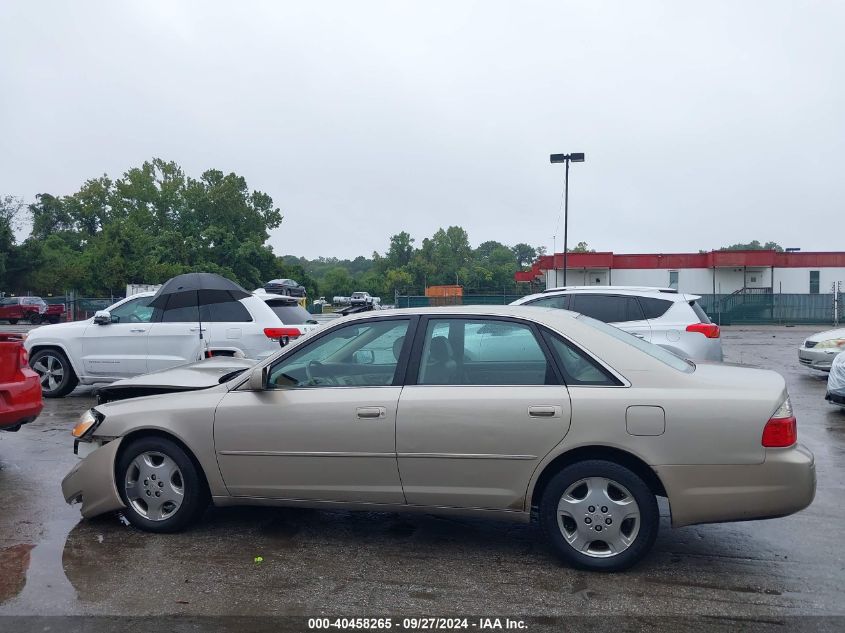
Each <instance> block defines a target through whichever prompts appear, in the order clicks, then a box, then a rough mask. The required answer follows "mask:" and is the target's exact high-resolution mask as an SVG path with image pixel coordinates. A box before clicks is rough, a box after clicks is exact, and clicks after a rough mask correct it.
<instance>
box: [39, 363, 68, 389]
mask: <svg viewBox="0 0 845 633" xmlns="http://www.w3.org/2000/svg"><path fill="white" fill-rule="evenodd" d="M32 369H33V370H35V373H36V374H38V376H39V377H40V378H41V388H42V389H47V390H48V391H54V390H55V389H57V388H58V386H59V385H60V384H62V380H63V379H64V377H65V368H64V367H62V361H60V360H59V359H58V358H56V357H55V356H49V355H48V356H42V357H41V358H39V359H38V361H36V363H35V364H34V365H33V366H32Z"/></svg>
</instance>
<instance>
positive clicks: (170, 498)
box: [125, 451, 185, 521]
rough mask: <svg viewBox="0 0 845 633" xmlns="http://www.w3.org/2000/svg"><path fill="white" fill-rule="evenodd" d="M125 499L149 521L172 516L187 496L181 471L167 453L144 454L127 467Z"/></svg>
mask: <svg viewBox="0 0 845 633" xmlns="http://www.w3.org/2000/svg"><path fill="white" fill-rule="evenodd" d="M125 486H126V487H125V490H126V499H127V501H129V504H130V505H131V506H132V509H133V510H135V512H137V513H138V514H140V515H141V516H142V517H144V518H145V519H149V520H150V521H164V520H165V519H168V518H170V517H171V516H173V515H174V514H175V513H176V512H177V511H178V510H179V508H180V507H181V506H182V500H183V499H184V498H185V482H184V480H183V479H182V471H181V470H179V467H178V466H177V465H176V462H174V461H173V460H172V459H171V458H170V457H168V456H167V455H165V454H164V453H159V452H156V451H147V452H146V453H141V454H140V455H138V456H137V457H136V458H135V459H133V460H132V463H131V464H129V468H127V469H126V482H125Z"/></svg>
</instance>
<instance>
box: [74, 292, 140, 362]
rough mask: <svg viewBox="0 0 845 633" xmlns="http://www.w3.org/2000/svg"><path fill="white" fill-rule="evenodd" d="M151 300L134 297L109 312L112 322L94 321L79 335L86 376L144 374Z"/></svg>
mask: <svg viewBox="0 0 845 633" xmlns="http://www.w3.org/2000/svg"><path fill="white" fill-rule="evenodd" d="M150 301H152V297H137V298H134V299H129V300H128V301H124V302H123V303H121V304H119V305H117V306H116V307H114V308H112V310H111V318H112V321H111V323H105V324H103V325H99V324H97V323H94V322H93V321H92V322H91V323H90V324H89V325H88V327H87V328H85V334H83V336H82V365H83V367H84V368H85V375H86V376H91V377H102V378H103V379H118V378H128V377H130V376H137V375H138V374H143V373H146V371H147V336H148V334H149V332H150V320H151V318H152V315H153V309H152V308H150V307H149V303H150Z"/></svg>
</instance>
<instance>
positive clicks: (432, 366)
mask: <svg viewBox="0 0 845 633" xmlns="http://www.w3.org/2000/svg"><path fill="white" fill-rule="evenodd" d="M424 327H425V329H424V336H423V338H422V340H421V341H419V342H417V343H416V345H417V347H418V349H419V351H417V352H416V353H415V354H414V356H415V357H419V358H420V360H419V364H418V367H417V368H414V367H411V368H410V372H409V376H408V384H407V385H406V386H405V388H404V389H403V391H402V396H401V398H400V401H399V414H398V417H397V422H396V445H397V446H396V450H397V454H398V458H399V472H400V474H401V476H402V485H403V488H404V491H405V497H406V499H407V501H408V503H409V504H417V505H436V506H451V507H472V508H492V509H511V510H520V511H521V510H523V508H524V504H525V491H526V488H527V486H528V482H529V480H530V478H531V474H532V473H533V472H534V470H535V469H536V468H537V465H538V464H539V463H540V461H541V460H542V459H543V457H544V456H545V455H546V454H547V453H548V452H549V451H550V450H551V449H552V447H554V446H555V445H557V444H558V443H559V442H560V441H561V440H562V439H563V437H564V436H565V435H566V433H567V431H568V430H569V421H570V404H569V393H568V391H567V389H566V387H565V386H564V385H563V384H561V382H560V380H559V379H558V377H557V374H556V372H555V371H554V368H553V366H552V364H551V362H550V360H549V357H548V355H547V351H546V350H545V349H544V348H543V346H542V344H541V343H540V341H539V340H538V339H537V336H536V331H535V329H534V327H533V326H531V325H529V324H526V323H524V322H518V321H510V320H502V319H487V318H477V319H476V318H473V319H470V318H458V317H455V318H438V319H433V318H432V319H428V320H427V322H426V323H425V324H424ZM420 330H421V331H423V324H421V325H420ZM412 383H416V384H412Z"/></svg>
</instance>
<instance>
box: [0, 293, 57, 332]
mask: <svg viewBox="0 0 845 633" xmlns="http://www.w3.org/2000/svg"><path fill="white" fill-rule="evenodd" d="M64 314H65V307H64V305H62V304H56V305H47V302H46V301H44V299H42V298H41V297H4V298H2V299H0V321H8V322H9V323H10V324H12V325H15V324H16V323H17V322H18V321H29V322H30V323H32V324H33V325H38V324H39V323H44V322H45V321H48V322H50V323H58V322H59V321H61V320H62V318H63V317H64Z"/></svg>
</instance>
